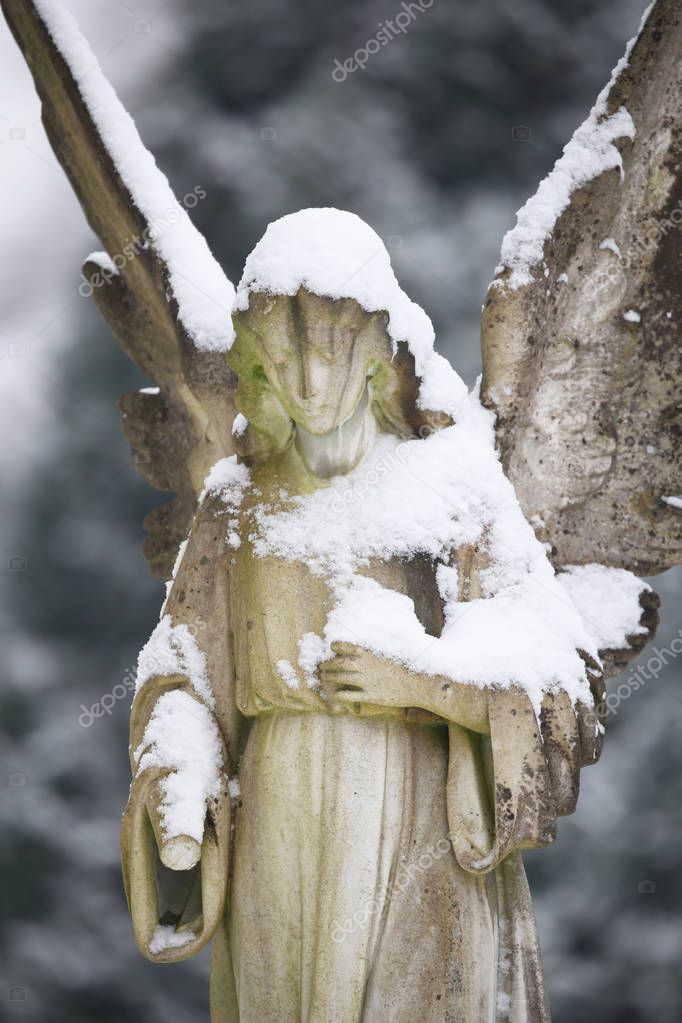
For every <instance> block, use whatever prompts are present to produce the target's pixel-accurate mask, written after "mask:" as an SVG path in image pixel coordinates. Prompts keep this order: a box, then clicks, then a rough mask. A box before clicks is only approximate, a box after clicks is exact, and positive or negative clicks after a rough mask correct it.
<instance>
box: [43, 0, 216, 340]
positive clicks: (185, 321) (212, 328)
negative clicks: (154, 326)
mask: <svg viewBox="0 0 682 1023" xmlns="http://www.w3.org/2000/svg"><path fill="white" fill-rule="evenodd" d="M35 6H36V9H37V11H38V14H39V15H40V17H41V19H42V20H43V22H44V24H45V26H46V28H47V30H48V32H49V33H50V36H51V37H52V39H53V41H54V43H55V46H56V47H57V49H58V50H59V51H60V53H61V55H62V56H63V58H64V60H65V61H66V63H67V64H68V66H69V68H70V69H71V72H72V74H73V76H74V78H75V80H76V83H77V85H78V89H79V91H80V94H81V96H82V98H83V102H84V103H85V105H86V107H87V109H88V111H89V113H90V116H91V117H92V119H93V121H94V124H95V126H96V128H97V131H98V133H99V135H100V138H101V139H102V142H103V144H104V147H105V149H106V150H107V152H108V153H109V154H110V156H111V158H112V160H113V162H114V164H115V165H116V169H117V171H118V173H119V174H120V176H121V180H122V181H123V184H124V185H125V187H126V188H127V189H128V191H129V192H130V194H131V196H132V198H133V201H134V202H135V205H136V206H137V207H138V208H139V210H140V211H141V213H142V215H143V217H144V218H145V220H146V221H147V223H148V224H149V225H150V228H151V230H150V245H151V247H153V248H154V249H156V251H157V252H158V253H159V255H160V257H161V259H162V260H163V261H164V262H165V263H166V265H167V266H168V271H169V276H170V285H171V289H172V292H173V296H174V298H175V299H176V301H177V304H178V317H179V319H180V322H181V323H182V325H183V326H184V328H185V329H186V331H187V333H188V335H189V336H190V337H191V338H192V340H193V342H194V344H195V345H196V347H197V348H199V349H202V350H204V351H220V352H223V351H227V349H228V348H229V346H230V344H231V343H232V340H233V338H234V332H233V329H232V321H231V318H230V316H231V312H232V305H233V302H234V287H233V285H232V284H231V283H230V281H229V280H228V279H227V277H226V276H225V274H224V273H223V271H222V269H221V268H220V266H219V264H218V263H217V261H216V260H215V258H214V257H213V255H212V254H211V251H210V249H209V247H208V245H207V243H206V240H205V238H204V237H203V235H202V234H201V233H200V232H199V231H197V229H196V228H195V227H194V225H193V224H192V221H191V220H190V218H189V216H188V215H187V211H186V210H185V209H184V207H183V206H182V205H181V204H180V203H179V202H178V200H177V199H176V197H175V195H174V194H173V191H172V189H171V187H170V185H169V183H168V179H167V177H166V176H165V174H163V173H162V171H161V170H159V168H158V167H157V165H156V161H155V160H154V157H153V156H152V154H151V153H150V152H149V150H148V149H147V148H146V147H145V145H144V143H143V142H142V139H141V138H140V136H139V134H138V131H137V128H136V127H135V123H134V121H133V119H132V118H131V117H130V115H129V114H128V112H127V111H126V109H125V108H124V106H123V105H122V103H121V101H120V100H119V98H118V96H117V95H116V93H115V91H114V89H113V88H112V86H111V84H110V83H109V81H108V80H107V79H106V78H105V76H104V74H103V73H102V70H101V68H100V66H99V64H98V62H97V59H96V57H95V55H94V53H93V52H92V50H91V49H90V46H89V45H88V43H87V42H86V40H85V38H84V37H83V36H82V35H81V32H80V30H79V28H78V24H77V22H76V20H75V18H74V17H73V15H72V14H71V13H70V12H69V11H67V10H66V9H65V8H64V6H63V4H62V3H61V2H60V0H35ZM131 240H132V239H131ZM98 255H99V254H98ZM105 255H106V254H105ZM115 255H118V254H115ZM106 259H107V260H108V262H109V263H111V258H110V255H107V256H106ZM112 265H113V264H112ZM194 281H199V282H200V284H199V285H196V284H194V283H193V282H194Z"/></svg>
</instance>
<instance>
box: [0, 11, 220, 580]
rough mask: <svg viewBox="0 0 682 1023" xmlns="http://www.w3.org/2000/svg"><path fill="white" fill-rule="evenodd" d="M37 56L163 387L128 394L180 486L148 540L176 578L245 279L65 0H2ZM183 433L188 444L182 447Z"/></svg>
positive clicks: (63, 158)
mask: <svg viewBox="0 0 682 1023" xmlns="http://www.w3.org/2000/svg"><path fill="white" fill-rule="evenodd" d="M0 2H1V5H2V9H3V11H4V14H5V17H6V19H7V21H8V23H9V26H10V28H11V30H12V32H13V34H14V36H15V38H16V40H17V42H18V44H19V47H20V48H21V50H22V52H23V54H24V56H25V58H26V61H27V63H28V65H29V67H30V70H31V72H32V74H33V78H34V81H35V85H36V89H37V91H38V94H39V96H40V99H41V102H42V119H43V123H44V125H45V129H46V132H47V135H48V137H49V139H50V143H51V145H52V147H53V149H54V151H55V154H56V155H57V158H58V159H59V162H60V163H61V165H62V167H63V168H64V170H65V172H66V174H67V176H68V178H69V180H70V182H71V184H72V186H73V188H74V191H75V192H76V195H77V196H78V199H79V201H80V203H81V205H82V207H83V210H84V212H85V215H86V217H87V219H88V222H89V224H90V226H91V227H92V229H93V230H94V231H95V233H96V234H97V235H98V236H99V238H100V239H101V241H102V244H103V246H104V247H105V249H106V253H102V254H98V255H93V256H91V257H90V258H89V259H88V260H87V261H86V263H85V265H84V267H83V276H84V284H83V285H81V289H80V290H81V293H82V294H92V296H93V297H94V299H95V302H96V303H97V306H98V308H99V310H100V312H101V313H102V315H103V316H104V318H105V320H106V322H107V323H108V325H109V326H110V328H111V330H112V331H113V333H114V335H115V336H116V338H117V340H118V341H119V343H120V344H121V346H122V348H123V349H124V350H125V351H126V352H127V353H128V355H130V357H131V358H132V359H133V360H134V361H135V362H136V364H137V365H138V366H139V367H140V369H141V370H142V371H143V372H144V373H146V374H148V375H149V376H150V377H151V378H152V379H153V380H154V382H155V383H156V384H157V385H158V387H159V393H158V394H153V393H146V394H143V395H138V394H132V395H126V396H125V397H124V399H123V401H122V414H123V427H124V432H125V434H126V436H127V437H128V439H129V440H130V441H131V444H132V446H133V449H134V452H135V460H136V465H137V467H138V469H139V471H140V472H141V473H142V475H143V476H144V477H145V478H146V479H147V480H148V481H149V482H150V483H152V485H153V486H156V487H159V488H161V489H164V490H170V491H174V492H175V493H176V495H177V496H176V498H175V499H174V500H173V501H171V502H170V503H169V504H166V505H164V506H162V507H161V508H160V509H158V510H157V511H156V512H153V513H152V515H151V516H150V517H149V518H148V520H147V522H146V523H145V525H146V526H147V527H148V529H149V533H150V535H149V537H148V540H147V543H146V548H145V553H146V555H147V557H148V559H149V561H150V564H151V567H152V570H153V571H154V573H155V574H157V575H159V576H161V577H163V578H168V577H169V576H170V571H171V568H172V565H173V561H174V558H175V555H176V552H177V547H178V544H179V542H180V541H181V540H182V539H184V537H185V536H186V535H187V532H188V530H189V526H190V522H191V519H192V514H193V511H194V509H195V506H196V497H197V495H198V493H199V492H200V490H201V487H202V485H203V480H204V477H205V476H206V473H207V472H208V470H209V469H210V467H211V466H212V465H213V464H214V463H215V462H216V461H217V460H218V459H219V458H221V457H223V456H225V455H226V454H230V453H231V430H230V427H231V423H232V419H233V416H234V404H233V400H232V392H233V390H234V386H233V383H234V378H233V375H232V374H231V373H230V371H229V370H228V368H227V365H226V362H225V352H226V350H227V348H228V347H229V345H230V343H231V340H232V336H233V334H232V325H231V309H232V303H233V297H234V288H233V287H232V285H231V283H230V282H229V281H228V279H227V278H226V277H225V275H224V274H223V272H222V270H221V269H220V267H219V266H218V264H217V262H216V261H215V259H214V258H213V256H212V255H211V252H210V250H209V248H208V246H207V244H206V241H205V240H204V238H203V237H202V235H201V234H200V233H199V232H198V231H197V230H196V228H195V227H194V226H193V225H192V223H191V221H190V219H189V217H188V215H187V211H186V208H185V207H192V206H194V205H196V204H197V202H199V201H200V200H201V197H202V190H201V189H200V188H196V189H194V190H193V192H192V193H189V194H188V195H187V196H185V197H184V198H183V202H182V203H181V202H179V201H178V200H177V199H176V197H175V196H174V195H173V192H172V190H171V188H170V186H169V184H168V181H167V179H166V177H165V176H164V175H163V173H162V172H161V171H160V170H159V169H158V167H157V166H156V164H155V162H154V159H153V157H152V155H151V154H150V153H149V152H148V151H147V149H146V148H145V146H144V144H143V143H142V141H141V139H140V137H139V135H138V133H137V130H136V128H135V125H134V123H133V121H132V120H131V118H130V116H129V115H128V113H127V112H126V111H125V109H124V107H123V106H122V104H121V103H120V101H119V100H118V98H117V97H116V94H115V93H114V91H113V89H112V87H111V86H110V84H109V82H108V81H107V80H106V78H105V77H104V75H103V74H102V71H101V70H100V68H99V65H98V63H97V60H96V58H95V57H94V55H93V54H92V52H91V50H90V48H89V47H88V44H87V43H86V42H85V40H84V39H83V37H82V36H81V35H80V33H79V31H78V27H77V25H76V23H75V21H74V19H73V18H72V17H71V15H70V14H69V13H68V12H67V11H65V10H64V8H63V7H62V5H61V3H60V2H59V0H0ZM178 438H181V453H182V457H178Z"/></svg>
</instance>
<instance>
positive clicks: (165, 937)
mask: <svg viewBox="0 0 682 1023" xmlns="http://www.w3.org/2000/svg"><path fill="white" fill-rule="evenodd" d="M195 938H196V934H194V932H193V931H176V930H175V927H173V926H172V924H158V926H157V927H156V930H155V931H154V933H153V934H152V936H151V939H150V941H149V945H148V946H147V947H148V949H149V951H150V952H151V954H152V955H158V953H159V952H165V951H166V949H167V948H182V946H183V945H189V943H190V941H194V939H195Z"/></svg>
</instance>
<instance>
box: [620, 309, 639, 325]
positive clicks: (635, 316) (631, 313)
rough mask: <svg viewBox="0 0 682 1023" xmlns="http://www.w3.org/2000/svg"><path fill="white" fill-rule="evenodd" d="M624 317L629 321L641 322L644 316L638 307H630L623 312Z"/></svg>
mask: <svg viewBox="0 0 682 1023" xmlns="http://www.w3.org/2000/svg"><path fill="white" fill-rule="evenodd" d="M623 319H624V320H627V321H628V323H639V322H640V320H641V319H642V317H641V316H640V314H639V313H638V312H637V310H636V309H628V310H627V312H624V313H623Z"/></svg>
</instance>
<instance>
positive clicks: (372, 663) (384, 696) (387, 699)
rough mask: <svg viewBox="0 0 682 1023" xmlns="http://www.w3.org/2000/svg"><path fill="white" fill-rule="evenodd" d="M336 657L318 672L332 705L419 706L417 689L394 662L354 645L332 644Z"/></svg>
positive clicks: (404, 670) (324, 662)
mask: <svg viewBox="0 0 682 1023" xmlns="http://www.w3.org/2000/svg"><path fill="white" fill-rule="evenodd" d="M332 650H333V651H334V653H335V655H336V656H335V657H332V658H331V659H330V660H328V661H323V662H322V663H321V664H320V666H319V668H318V673H319V676H320V681H321V683H322V691H323V692H324V693H325V695H326V696H327V698H328V700H329V701H330V703H331V704H332V705H333V704H336V705H339V704H344V703H345V704H359V703H371V704H374V705H376V706H378V707H400V708H402V707H415V706H418V705H419V704H418V701H417V689H418V687H417V686H415V684H414V680H413V679H412V677H411V676H410V674H409V672H408V670H407V669H406V668H405V667H404V666H403V665H401V664H398V663H396V662H395V661H389V660H388V659H387V658H385V657H381V656H379V655H378V654H375V653H372V651H371V650H366V649H365V648H364V647H360V646H356V645H355V644H354V643H332Z"/></svg>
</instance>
